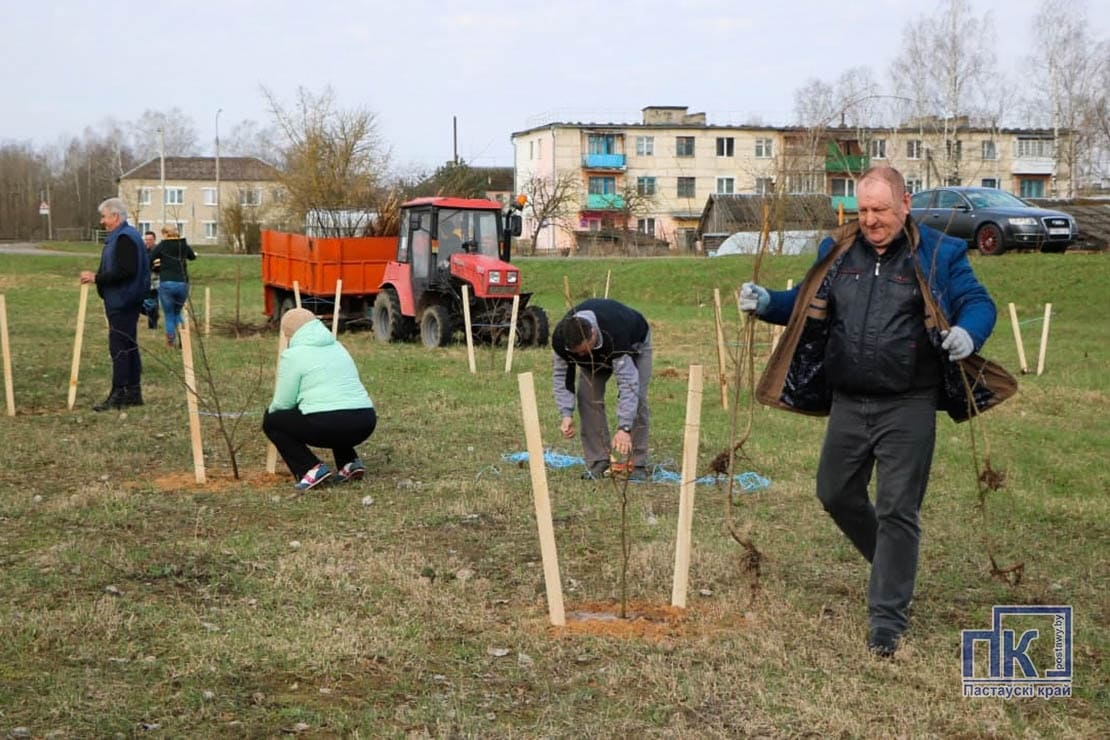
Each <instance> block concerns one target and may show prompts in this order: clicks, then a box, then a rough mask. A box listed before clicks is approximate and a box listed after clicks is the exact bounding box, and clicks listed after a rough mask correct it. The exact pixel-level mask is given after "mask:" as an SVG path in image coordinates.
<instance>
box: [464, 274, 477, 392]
mask: <svg viewBox="0 0 1110 740" xmlns="http://www.w3.org/2000/svg"><path fill="white" fill-rule="evenodd" d="M462 294H463V299H462V301H463V323H464V325H465V326H466V361H467V362H468V363H470V372H471V373H472V374H477V372H478V367H477V366H476V365H475V364H474V337H473V335H472V334H471V330H470V286H469V285H463V286H462Z"/></svg>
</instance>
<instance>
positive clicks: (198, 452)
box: [179, 310, 207, 483]
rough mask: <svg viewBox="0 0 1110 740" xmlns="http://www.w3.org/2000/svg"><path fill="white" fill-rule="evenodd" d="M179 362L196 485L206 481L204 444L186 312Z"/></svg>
mask: <svg viewBox="0 0 1110 740" xmlns="http://www.w3.org/2000/svg"><path fill="white" fill-rule="evenodd" d="M182 313H183V314H185V315H184V316H182V319H184V321H183V322H182V324H181V331H180V332H179V334H180V336H181V361H182V363H183V364H184V368H183V371H184V377H185V408H187V409H188V411H189V440H190V442H191V444H192V446H193V474H194V475H195V476H196V481H197V483H204V482H205V481H206V480H207V477H206V476H205V471H204V443H203V442H202V441H201V438H200V412H199V411H198V410H197V377H196V373H195V372H193V330H192V329H190V328H189V316H188V312H187V311H185V310H183V311H182Z"/></svg>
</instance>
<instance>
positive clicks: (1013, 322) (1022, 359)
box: [1010, 303, 1029, 375]
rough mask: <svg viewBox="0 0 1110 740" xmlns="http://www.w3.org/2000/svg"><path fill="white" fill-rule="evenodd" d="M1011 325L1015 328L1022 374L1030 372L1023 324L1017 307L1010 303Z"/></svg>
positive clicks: (1015, 339) (1015, 340)
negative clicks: (1019, 321) (1022, 328)
mask: <svg viewBox="0 0 1110 740" xmlns="http://www.w3.org/2000/svg"><path fill="white" fill-rule="evenodd" d="M1010 326H1011V327H1013V329H1014V342H1015V343H1016V344H1017V353H1018V364H1019V365H1020V366H1021V373H1022V375H1024V374H1026V373H1028V372H1029V363H1027V362H1026V361H1025V342H1023V341H1022V340H1021V324H1020V323H1018V315H1017V308H1016V307H1015V306H1014V304H1012V303H1011V304H1010Z"/></svg>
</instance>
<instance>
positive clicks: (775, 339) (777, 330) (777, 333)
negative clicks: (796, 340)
mask: <svg viewBox="0 0 1110 740" xmlns="http://www.w3.org/2000/svg"><path fill="white" fill-rule="evenodd" d="M793 288H794V278H790V279H789V280H787V281H786V289H787V290H792V289H793ZM784 328H785V327H783V326H782V325H781V324H775V327H774V329H772V330H771V354H774V353H775V347H778V346H779V340H780V339H782V330H783V329H784Z"/></svg>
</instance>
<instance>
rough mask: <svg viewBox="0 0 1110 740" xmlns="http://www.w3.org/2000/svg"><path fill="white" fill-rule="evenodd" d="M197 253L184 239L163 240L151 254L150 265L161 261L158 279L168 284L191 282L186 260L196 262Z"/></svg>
mask: <svg viewBox="0 0 1110 740" xmlns="http://www.w3.org/2000/svg"><path fill="white" fill-rule="evenodd" d="M196 258H197V253H196V252H194V251H193V248H192V247H190V246H189V243H188V242H186V241H185V240H184V239H163V240H162V241H160V242H158V245H157V246H156V247H154V249H152V250H151V252H150V264H152V265H153V264H154V260H161V263H160V264H161V268H160V269H159V272H158V277H159V278H160V279H161V280H162V281H164V282H168V283H187V282H189V267H188V263H187V262H186V260H195V259H196Z"/></svg>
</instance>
